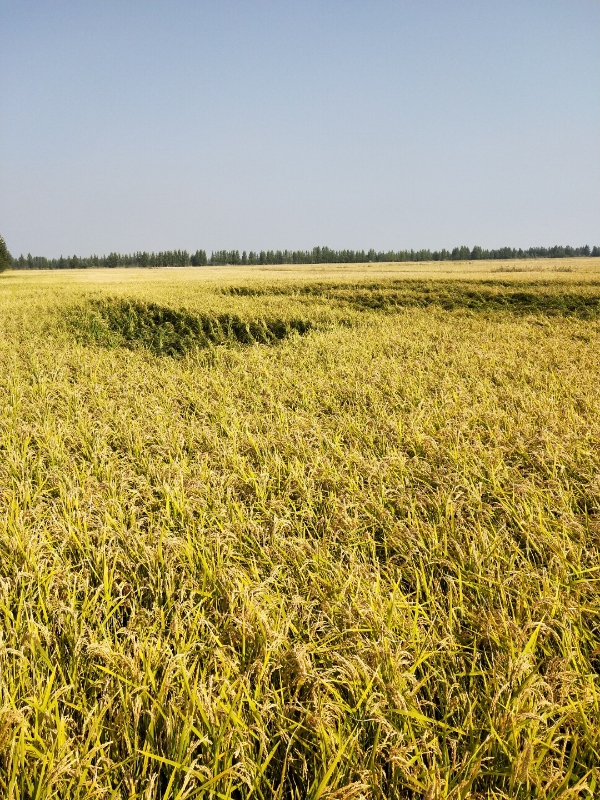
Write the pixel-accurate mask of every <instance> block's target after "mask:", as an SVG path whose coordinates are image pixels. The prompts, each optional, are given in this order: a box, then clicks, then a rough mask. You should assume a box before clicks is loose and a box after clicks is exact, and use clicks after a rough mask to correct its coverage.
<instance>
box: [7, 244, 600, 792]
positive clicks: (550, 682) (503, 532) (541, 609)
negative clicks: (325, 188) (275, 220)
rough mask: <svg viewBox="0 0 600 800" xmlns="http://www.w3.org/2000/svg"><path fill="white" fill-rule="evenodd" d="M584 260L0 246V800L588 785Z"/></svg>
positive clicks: (597, 464)
mask: <svg viewBox="0 0 600 800" xmlns="http://www.w3.org/2000/svg"><path fill="white" fill-rule="evenodd" d="M599 765H600V259H590V258H586V259H572V260H569V259H561V260H556V261H551V260H547V259H544V260H540V261H522V262H518V261H508V262H497V261H495V262H456V263H449V262H443V270H440V262H437V263H431V264H419V265H415V264H367V265H364V266H361V265H351V266H344V265H337V264H336V265H317V266H314V267H308V266H306V265H303V266H301V267H254V268H244V269H230V268H225V267H223V268H211V269H207V268H186V269H156V270H124V269H118V270H102V271H101V270H86V271H73V272H8V273H4V274H3V275H0V796H1V797H2V798H7V799H8V800H30V799H31V800H33V798H35V800H49V799H50V798H53V799H54V798H61V800H62V799H63V798H68V799H69V800H70V798H76V799H77V800H84V798H85V799H86V800H88V799H89V800H96V798H98V799H99V798H107V799H108V798H111V799H115V800H116V798H119V800H121V798H122V799H123V800H125V799H127V800H129V798H136V799H137V800H142V799H143V800H159V798H160V800H175V799H176V798H177V800H183V799H184V798H207V799H208V798H214V799H215V800H216V799H217V798H221V799H223V798H231V800H234V799H237V798H251V797H252V798H257V800H271V798H279V799H280V800H288V798H290V799H293V800H304V798H307V800H326V799H327V800H358V798H363V799H364V800H366V799H367V798H368V799H369V800H388V798H398V799H400V798H414V800H416V798H427V800H442V798H452V800H459V798H495V800H501V799H502V800H509V798H510V799H511V800H512V799H513V798H517V799H522V800H528V799H529V798H548V800H549V799H550V798H553V799H554V798H556V799H558V798H561V799H562V798H585V800H592V798H594V797H597V796H598V794H600V767H599Z"/></svg>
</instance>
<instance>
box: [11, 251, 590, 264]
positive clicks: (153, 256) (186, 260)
mask: <svg viewBox="0 0 600 800" xmlns="http://www.w3.org/2000/svg"><path fill="white" fill-rule="evenodd" d="M589 256H592V257H596V256H600V247H593V248H590V247H589V246H587V245H586V246H584V247H562V246H558V245H557V246H555V247H530V248H529V249H527V250H522V249H520V248H514V247H501V248H499V249H496V250H485V249H483V248H481V247H473V248H472V249H471V248H469V247H455V248H454V249H453V250H433V251H432V250H416V251H415V250H389V251H379V252H376V251H375V250H332V249H331V248H330V247H314V248H313V249H312V250H261V251H260V252H254V251H252V250H251V251H250V252H249V253H247V252H246V251H245V250H244V251H243V252H242V254H241V255H240V252H239V250H217V251H215V252H213V253H211V255H210V256H209V257H207V255H206V251H205V250H197V251H196V252H195V253H194V254H193V255H192V256H190V254H189V253H188V251H187V250H167V251H164V252H159V253H147V252H137V253H133V254H130V255H124V254H122V253H110V254H109V255H107V256H96V255H94V256H88V257H80V256H67V257H63V256H61V257H60V258H44V257H42V256H32V255H31V253H29V254H28V255H27V256H23V255H21V256H19V258H16V259H10V263H11V264H12V267H13V268H14V269H83V268H93V267H185V266H193V267H201V266H224V265H227V264H230V265H260V264H262V265H273V264H353V263H377V262H405V261H416V262H422V261H462V260H465V259H472V260H486V259H502V260H506V259H531V258H536V259H537V258H574V257H589Z"/></svg>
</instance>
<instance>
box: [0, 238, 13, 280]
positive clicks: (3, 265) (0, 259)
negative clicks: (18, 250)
mask: <svg viewBox="0 0 600 800" xmlns="http://www.w3.org/2000/svg"><path fill="white" fill-rule="evenodd" d="M12 265H13V257H12V256H11V254H10V253H9V252H8V247H7V246H6V242H5V241H4V237H3V236H0V272H4V270H5V269H9V268H10V267H12Z"/></svg>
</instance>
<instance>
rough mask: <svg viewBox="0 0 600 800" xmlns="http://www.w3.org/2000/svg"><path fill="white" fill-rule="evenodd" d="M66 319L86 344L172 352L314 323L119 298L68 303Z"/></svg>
mask: <svg viewBox="0 0 600 800" xmlns="http://www.w3.org/2000/svg"><path fill="white" fill-rule="evenodd" d="M67 324H68V325H69V328H70V329H71V330H72V331H73V333H74V334H75V335H76V337H77V338H78V339H79V341H82V342H84V343H86V344H93V343H97V344H100V345H103V346H105V347H126V348H128V349H130V350H137V349H145V350H147V351H149V352H151V353H153V354H154V355H157V356H171V357H175V358H176V357H179V356H182V355H184V354H185V353H187V352H189V351H190V350H194V349H198V348H205V347H212V346H216V345H224V344H243V345H249V344H274V343H276V342H278V341H280V340H282V339H286V338H287V337H289V336H292V335H304V334H305V333H307V332H308V331H309V330H311V329H312V327H313V326H312V324H311V322H310V321H309V320H305V319H291V320H284V319H279V318H277V319H251V320H245V319H242V318H241V317H239V316H237V315H235V314H217V315H210V314H203V313H197V312H194V311H190V310H188V309H174V308H170V307H168V306H162V305H159V304H157V303H150V302H144V301H141V300H130V299H121V298H106V299H102V300H90V301H88V302H87V303H86V304H85V305H80V306H76V307H73V308H71V309H70V310H69V311H68V312H67Z"/></svg>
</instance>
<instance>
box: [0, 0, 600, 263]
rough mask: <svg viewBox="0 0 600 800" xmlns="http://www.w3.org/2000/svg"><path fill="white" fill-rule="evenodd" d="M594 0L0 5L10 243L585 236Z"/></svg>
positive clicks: (599, 196)
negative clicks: (591, 0)
mask: <svg viewBox="0 0 600 800" xmlns="http://www.w3.org/2000/svg"><path fill="white" fill-rule="evenodd" d="M599 31H600V4H599V3H597V2H590V1H589V0H527V1H526V2H523V1H522V0H507V2H499V0H497V1H495V2H494V1H490V2H481V1H479V2H475V1H474V0H469V1H466V0H459V1H458V2H450V0H428V2H427V3H417V2H398V3H391V2H387V1H384V0H381V2H374V3H369V4H364V3H361V2H358V1H355V0H343V2H342V0H324V1H323V2H317V1H316V0H303V2H298V1H297V0H292V1H291V2H288V3H285V4H274V3H270V2H267V1H266V0H264V2H263V1H260V2H250V0H232V2H228V3H216V2H192V0H177V2H166V0H148V1H147V2H144V3H143V4H142V3H122V2H118V1H117V0H105V1H104V2H103V3H97V2H91V1H90V0H77V2H75V0H67V1H66V2H60V3H59V2H52V0H50V2H48V0H46V1H45V2H41V0H4V2H3V3H2V5H1V7H0V73H1V76H2V79H1V83H0V174H1V176H2V181H1V185H0V234H2V235H3V236H4V237H5V239H6V241H7V245H8V248H9V250H10V251H11V253H12V254H13V255H14V256H18V255H19V254H21V253H23V254H25V255H26V254H27V253H28V252H31V253H32V254H33V255H34V256H46V257H49V258H53V257H58V256H60V255H63V256H67V255H71V254H77V255H81V256H87V255H91V254H93V253H97V254H98V255H103V254H107V253H109V252H111V251H117V252H121V253H131V252H135V251H139V250H142V251H143V250H147V251H160V250H170V249H187V250H188V251H190V252H193V251H195V250H196V249H199V248H202V249H205V250H207V251H208V252H209V253H210V252H211V251H214V250H219V249H223V248H226V249H228V250H233V249H238V250H239V251H242V250H247V251H248V250H255V251H256V250H266V249H270V250H277V249H282V250H283V249H290V250H294V249H304V250H306V249H311V248H312V247H313V246H317V245H327V246H329V247H332V248H334V249H343V248H349V249H356V250H362V249H365V250H368V249H369V248H371V247H372V248H374V249H375V250H390V249H394V250H400V249H408V250H410V249H414V250H419V249H422V248H429V249H431V250H435V249H441V248H452V247H454V246H460V245H468V246H470V247H472V246H474V245H481V246H483V247H484V248H497V247H503V246H511V247H517V248H518V247H522V248H528V247H531V246H552V245H557V244H558V245H561V244H562V245H572V246H574V247H578V246H581V245H585V244H589V245H590V246H594V245H598V244H600V147H599V142H600V69H599V68H598V67H599V66H600V37H599V36H598V33H599Z"/></svg>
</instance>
